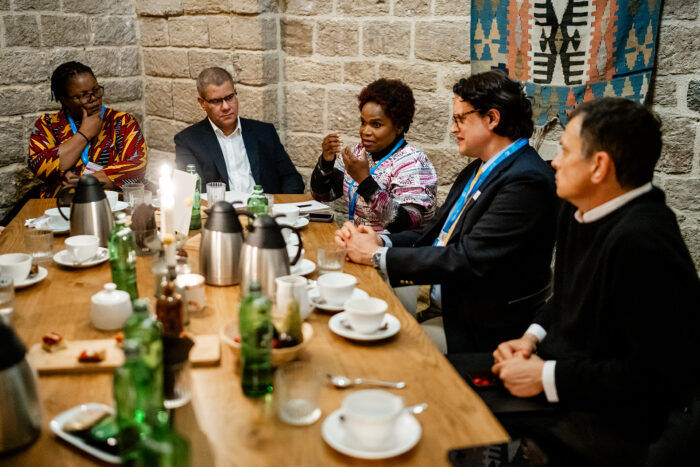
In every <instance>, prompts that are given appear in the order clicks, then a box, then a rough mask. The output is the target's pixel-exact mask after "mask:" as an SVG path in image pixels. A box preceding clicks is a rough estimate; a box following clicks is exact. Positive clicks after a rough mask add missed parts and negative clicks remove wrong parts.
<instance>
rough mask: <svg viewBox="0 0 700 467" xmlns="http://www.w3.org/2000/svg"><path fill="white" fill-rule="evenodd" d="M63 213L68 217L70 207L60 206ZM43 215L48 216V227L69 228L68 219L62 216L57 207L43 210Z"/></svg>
mask: <svg viewBox="0 0 700 467" xmlns="http://www.w3.org/2000/svg"><path fill="white" fill-rule="evenodd" d="M61 211H62V212H63V214H64V215H65V216H66V217H67V218H68V219H70V208H61ZM44 215H45V216H46V217H48V218H49V227H51V228H52V229H62V230H63V229H68V228H70V220H66V219H64V218H63V216H62V215H61V213H60V212H58V208H51V209H47V210H46V211H44Z"/></svg>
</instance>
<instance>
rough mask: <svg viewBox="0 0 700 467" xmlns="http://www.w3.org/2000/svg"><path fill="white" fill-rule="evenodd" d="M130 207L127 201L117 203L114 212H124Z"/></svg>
mask: <svg viewBox="0 0 700 467" xmlns="http://www.w3.org/2000/svg"><path fill="white" fill-rule="evenodd" d="M128 207H129V203H127V202H125V201H117V203H116V204H115V205H114V207H113V208H112V212H119V211H123V210H124V209H126V208H128Z"/></svg>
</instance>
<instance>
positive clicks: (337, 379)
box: [326, 374, 406, 389]
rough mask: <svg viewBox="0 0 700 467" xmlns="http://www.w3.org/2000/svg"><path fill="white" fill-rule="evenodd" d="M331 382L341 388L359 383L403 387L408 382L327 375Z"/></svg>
mask: <svg viewBox="0 0 700 467" xmlns="http://www.w3.org/2000/svg"><path fill="white" fill-rule="evenodd" d="M326 376H327V377H328V380H329V381H330V383H331V384H332V385H333V386H335V387H336V388H339V389H346V388H351V387H353V386H355V385H357V384H371V385H372V386H381V387H385V388H394V389H401V388H404V387H406V383H404V382H403V381H399V382H396V383H393V382H390V381H379V380H376V379H364V378H354V379H351V378H348V377H347V376H333V375H331V374H328V375H326Z"/></svg>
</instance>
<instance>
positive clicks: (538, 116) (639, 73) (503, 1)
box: [471, 0, 661, 128]
mask: <svg viewBox="0 0 700 467" xmlns="http://www.w3.org/2000/svg"><path fill="white" fill-rule="evenodd" d="M660 11H661V0H472V2H471V63H472V73H479V72H482V71H488V70H491V69H494V68H499V69H502V70H504V71H505V72H506V73H507V74H508V76H510V77H511V78H513V79H516V80H519V81H522V82H523V83H524V85H525V89H526V91H527V95H528V96H529V97H530V98H531V99H532V102H533V114H534V115H533V117H534V120H535V125H536V126H538V127H540V128H541V127H544V126H545V125H547V123H548V122H550V121H551V120H553V119H554V118H555V117H558V119H559V121H560V122H561V123H562V124H566V121H567V111H570V110H571V109H573V108H574V106H575V105H576V104H578V103H581V102H583V101H588V100H592V99H595V98H597V97H604V96H617V97H624V98H628V99H632V100H635V101H637V102H643V101H644V99H645V98H646V95H647V92H648V90H649V83H650V80H651V73H652V67H653V65H654V52H655V51H656V38H657V32H658V26H659V15H660Z"/></svg>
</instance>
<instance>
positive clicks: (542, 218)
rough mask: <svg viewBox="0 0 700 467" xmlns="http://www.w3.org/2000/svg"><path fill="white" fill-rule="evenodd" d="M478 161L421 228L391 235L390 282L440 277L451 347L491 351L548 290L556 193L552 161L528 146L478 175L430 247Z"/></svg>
mask: <svg viewBox="0 0 700 467" xmlns="http://www.w3.org/2000/svg"><path fill="white" fill-rule="evenodd" d="M480 164H481V161H480V160H476V161H474V162H472V163H471V164H469V165H468V166H467V167H466V168H465V169H464V170H463V171H462V172H461V173H460V174H459V175H458V176H457V180H456V181H455V183H454V185H452V188H451V190H450V192H449V194H448V195H447V199H446V200H445V203H444V204H443V205H442V206H441V207H440V209H439V210H438V212H437V213H436V215H435V217H434V218H433V219H432V220H431V221H430V222H429V223H428V224H426V225H425V226H424V227H423V228H422V229H420V230H410V231H405V232H400V233H396V234H393V235H390V237H389V238H390V239H391V241H392V244H393V247H392V248H389V250H388V252H387V256H386V266H387V272H388V274H389V279H390V281H391V284H392V285H393V286H400V285H411V284H441V288H442V310H443V322H444V326H445V335H446V337H447V349H448V352H449V353H456V352H490V351H493V350H495V349H496V346H497V345H498V344H499V343H500V342H503V341H505V340H508V339H513V338H517V337H520V336H521V335H522V333H523V332H524V331H525V330H526V329H527V326H528V325H529V324H530V323H531V322H532V318H533V316H534V312H535V311H536V308H538V307H539V306H541V305H542V303H543V301H544V298H546V296H547V295H548V290H547V286H548V285H549V282H550V275H551V274H550V263H551V259H552V249H553V246H554V234H555V225H556V211H557V207H558V200H557V197H556V189H555V185H554V174H553V171H552V169H551V167H550V166H549V164H547V163H546V162H545V161H543V160H542V158H541V157H540V156H539V154H537V151H535V150H534V149H533V148H532V147H531V146H529V145H526V146H524V147H523V148H521V149H520V150H518V151H516V152H515V153H514V154H513V155H511V156H510V157H508V158H507V159H505V160H504V161H503V162H501V163H500V164H499V165H498V166H496V167H495V168H494V169H493V170H492V171H491V173H490V174H489V175H488V177H487V178H486V179H484V182H483V183H482V185H481V187H482V188H481V194H480V196H479V197H478V198H477V199H476V200H474V199H472V200H470V201H469V203H468V204H467V207H466V208H465V211H464V213H463V214H462V216H461V217H460V219H459V220H458V221H457V225H456V226H455V230H454V231H453V234H452V236H451V237H450V239H449V241H448V242H447V245H445V246H444V247H433V246H432V245H433V241H434V240H435V239H436V238H437V236H438V234H439V233H440V230H441V229H442V226H443V225H444V223H445V220H446V219H447V217H448V215H449V212H450V210H451V209H452V206H453V205H454V203H455V202H456V201H457V199H458V198H459V196H460V194H461V193H462V190H463V189H464V187H465V186H466V184H467V181H468V180H469V177H470V176H471V174H472V173H474V172H475V171H476V170H478V168H479V165H480ZM543 289H544V291H543ZM538 292H542V293H540V294H538Z"/></svg>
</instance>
